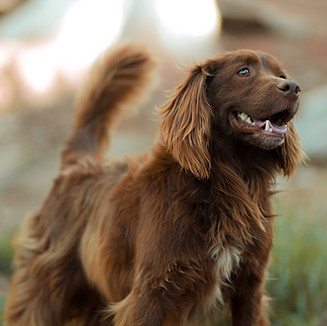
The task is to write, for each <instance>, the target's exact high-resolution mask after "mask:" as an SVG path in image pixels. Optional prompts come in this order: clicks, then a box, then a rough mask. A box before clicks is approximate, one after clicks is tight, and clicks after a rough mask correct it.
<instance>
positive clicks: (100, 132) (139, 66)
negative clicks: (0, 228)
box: [61, 45, 154, 168]
mask: <svg viewBox="0 0 327 326" xmlns="http://www.w3.org/2000/svg"><path fill="white" fill-rule="evenodd" d="M153 68H154V62H153V61H152V59H151V58H150V56H149V55H148V54H147V53H146V52H145V51H144V50H142V49H141V48H140V47H137V46H132V45H129V46H123V47H120V48H118V49H117V50H115V51H113V52H109V51H107V52H105V53H104V54H103V55H102V56H101V57H99V59H98V60H97V61H96V62H95V63H94V65H93V66H92V67H91V69H90V72H89V76H88V79H87V80H86V82H85V84H84V85H83V87H82V89H81V93H80V97H79V98H78V100H77V101H76V104H75V115H74V125H73V132H72V135H71V136H70V138H69V139H68V141H67V143H66V147H65V149H64V151H63V152H62V156H61V159H62V168H63V167H65V166H67V165H68V164H74V163H76V162H77V161H78V160H79V158H81V157H83V156H86V155H88V156H91V157H93V158H94V159H97V160H100V159H102V157H103V156H104V154H105V152H106V150H107V148H108V144H109V138H108V129H109V128H110V127H111V125H112V123H113V122H114V121H115V117H116V115H117V113H119V111H120V109H121V108H123V107H125V106H127V105H130V104H132V103H134V102H135V101H136V100H138V98H139V97H140V96H141V95H142V94H143V93H144V91H145V90H146V86H147V85H148V84H149V83H150V81H151V73H152V71H153Z"/></svg>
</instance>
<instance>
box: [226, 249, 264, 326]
mask: <svg viewBox="0 0 327 326" xmlns="http://www.w3.org/2000/svg"><path fill="white" fill-rule="evenodd" d="M267 261H268V255H267V257H266V259H263V260H256V259H253V260H250V261H247V262H245V263H244V264H243V268H241V271H240V273H239V275H238V277H237V280H236V284H235V294H234V296H233V297H232V300H231V309H232V318H233V326H269V325H270V322H269V320H268V317H267V314H266V305H267V302H266V299H265V296H264V283H265V269H266V268H265V266H266V264H267Z"/></svg>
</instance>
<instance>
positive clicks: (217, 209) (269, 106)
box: [5, 47, 302, 326]
mask: <svg viewBox="0 0 327 326" xmlns="http://www.w3.org/2000/svg"><path fill="white" fill-rule="evenodd" d="M244 61H246V62H248V61H249V62H250V61H251V64H252V65H250V66H251V69H252V68H253V71H254V72H255V74H254V77H253V78H251V79H240V78H239V76H238V75H237V71H238V70H239V69H240V68H242V66H243V65H244ZM253 62H254V63H253ZM248 64H249V63H248ZM152 66H153V63H152V60H151V59H150V58H149V56H148V55H147V54H146V53H144V52H143V51H141V50H139V49H135V48H134V47H125V48H122V49H120V50H117V51H116V52H114V53H113V54H105V55H104V57H103V58H102V59H100V61H98V62H97V63H96V65H95V66H94V68H93V70H91V71H92V73H91V76H90V78H91V80H90V81H88V82H87V83H86V86H85V88H84V90H83V93H82V97H81V98H80V100H79V101H77V105H76V107H77V110H78V111H77V112H76V115H75V123H74V128H73V133H72V136H71V137H70V139H69V140H68V142H67V145H66V147H65V150H64V151H63V154H62V168H61V171H60V174H59V176H58V177H57V179H56V180H55V182H54V186H53V189H52V190H51V192H50V194H49V195H48V198H47V199H46V201H45V203H44V205H43V207H42V208H41V209H40V211H39V212H37V213H36V214H34V215H31V216H30V217H29V218H28V219H27V222H26V224H25V226H24V227H23V229H22V232H21V234H20V235H19V237H18V240H17V244H16V246H17V251H16V258H15V264H16V271H15V274H14V276H13V279H12V283H11V288H10V293H9V298H8V302H7V305H6V311H5V317H6V322H7V324H8V325H18V326H26V325H29V326H57V325H64V324H65V323H66V322H68V321H70V322H73V323H74V324H77V325H88V326H92V325H116V326H132V325H133V326H154V325H163V326H168V325H185V324H186V323H187V322H189V321H193V322H194V321H197V320H199V319H201V318H203V317H205V316H206V315H208V314H210V312H211V311H212V310H213V308H214V307H216V306H218V307H220V306H222V305H224V304H228V305H229V306H230V308H231V313H232V317H233V326H267V325H270V323H269V321H268V318H267V315H266V312H265V300H264V278H265V270H266V267H267V264H268V259H269V252H270V249H271V247H272V238H273V230H272V222H273V217H274V214H273V210H272V205H271V200H270V197H271V194H272V191H273V186H274V180H275V177H276V175H277V173H283V174H284V175H286V176H289V175H290V174H292V173H293V172H294V170H295V168H296V165H297V163H298V161H299V160H300V158H301V155H302V151H301V148H300V145H299V138H298V136H297V134H296V131H295V128H294V126H293V125H292V123H291V122H290V121H288V122H287V124H288V131H287V134H286V136H285V141H284V143H283V144H282V145H281V146H277V147H276V148H273V149H271V150H266V149H261V148H260V147H258V146H254V145H253V144H252V143H251V142H253V141H259V142H261V141H262V139H259V140H253V139H252V140H250V142H249V141H248V140H249V137H252V136H251V135H248V134H242V133H238V132H237V131H235V130H233V128H232V127H231V125H230V124H229V122H228V118H227V116H228V113H229V112H230V110H231V109H234V108H237V109H238V110H239V108H240V107H242V108H244V110H248V111H249V113H248V114H250V113H251V114H252V113H253V114H258V112H266V113H267V115H268V113H269V112H270V110H277V109H278V110H280V108H274V105H276V103H278V105H279V106H282V105H287V107H290V104H289V103H288V100H286V99H285V94H282V93H281V92H280V91H279V90H278V89H277V88H276V85H277V84H278V83H280V78H279V77H278V74H279V72H278V71H279V70H280V67H279V65H278V63H277V62H276V60H275V59H273V58H272V57H270V56H268V55H264V54H261V53H257V52H252V51H236V52H231V53H226V54H223V55H219V56H217V57H216V58H213V59H210V60H207V61H205V62H204V63H203V64H201V65H197V66H195V67H194V68H193V69H192V70H191V71H190V73H189V75H188V77H187V78H186V79H185V81H184V82H183V83H182V84H181V85H180V86H179V87H177V89H176V90H175V91H174V92H173V94H172V97H171V99H170V100H169V101H168V103H167V104H166V105H165V106H164V107H163V108H162V109H161V114H162V115H163V120H162V125H161V128H160V131H159V138H160V141H159V142H158V143H157V144H156V145H155V146H154V148H153V151H152V155H151V156H149V157H148V156H143V157H140V158H138V159H134V160H132V159H127V160H123V161H121V162H108V161H103V160H102V159H101V158H102V157H103V154H104V152H105V149H106V145H107V128H108V127H110V126H111V124H112V121H113V119H114V117H115V115H116V114H117V112H119V110H120V109H121V107H122V106H124V105H126V104H128V103H131V102H133V101H135V100H136V99H135V98H134V97H135V95H140V94H139V93H140V91H141V89H142V88H143V87H144V86H146V84H147V83H148V82H149V72H150V70H151V68H152ZM244 98H247V101H245V100H244ZM293 102H294V101H293ZM293 102H292V103H293ZM274 103H275V104H274ZM293 104H294V103H293ZM293 104H292V105H293ZM296 105H297V104H296ZM294 108H296V109H297V106H296V107H294ZM294 108H293V106H292V109H288V110H293V111H294V112H293V111H292V112H293V113H292V114H294V113H295V111H296V109H294ZM255 109H256V110H257V111H255ZM251 110H252V111H251ZM258 110H259V111H258ZM250 111H251V112H250ZM260 114H261V113H260ZM270 140H271V138H269V137H268V141H270ZM260 144H261V143H260ZM269 144H270V143H269ZM269 146H270V145H269Z"/></svg>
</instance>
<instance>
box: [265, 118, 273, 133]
mask: <svg viewBox="0 0 327 326" xmlns="http://www.w3.org/2000/svg"><path fill="white" fill-rule="evenodd" d="M265 130H266V131H268V132H273V129H272V128H271V127H270V123H269V120H266V125H265Z"/></svg>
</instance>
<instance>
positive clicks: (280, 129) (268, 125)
mask: <svg viewBox="0 0 327 326" xmlns="http://www.w3.org/2000/svg"><path fill="white" fill-rule="evenodd" d="M253 121H254V123H255V125H256V126H259V127H260V128H262V129H264V130H266V131H269V132H274V133H276V134H280V135H284V134H285V133H286V131H287V125H281V126H279V125H277V124H275V123H272V122H271V121H270V120H266V121H262V120H256V119H253Z"/></svg>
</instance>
